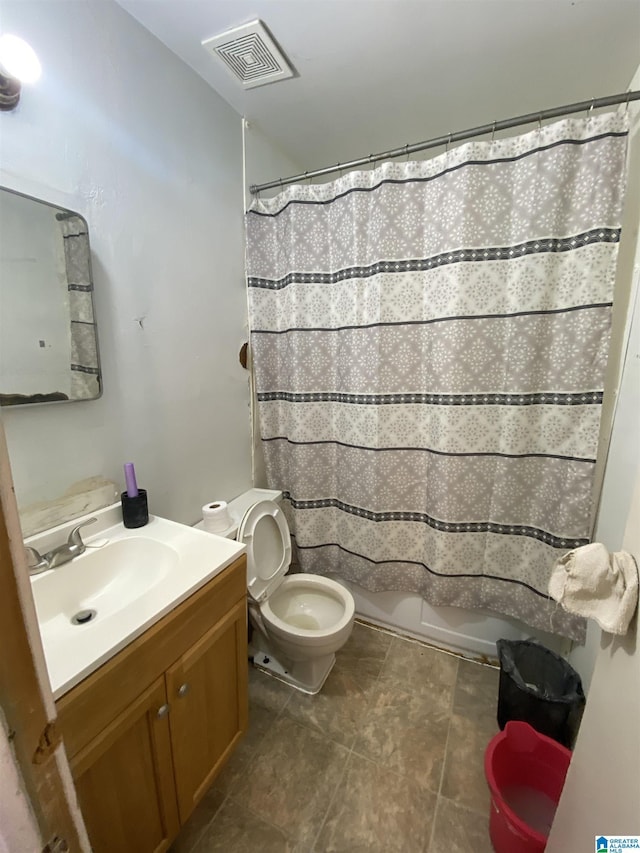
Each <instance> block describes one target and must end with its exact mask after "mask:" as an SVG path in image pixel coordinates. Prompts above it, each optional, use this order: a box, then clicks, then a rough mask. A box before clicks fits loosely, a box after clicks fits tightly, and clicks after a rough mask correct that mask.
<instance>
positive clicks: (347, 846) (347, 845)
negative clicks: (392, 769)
mask: <svg viewBox="0 0 640 853" xmlns="http://www.w3.org/2000/svg"><path fill="white" fill-rule="evenodd" d="M435 804H436V796H435V795H434V794H431V793H430V792H428V791H425V790H424V789H423V788H421V787H420V786H419V785H418V784H417V783H415V782H412V781H410V780H407V779H402V778H400V777H398V776H395V775H394V774H392V773H389V772H388V771H386V770H385V769H384V768H382V767H379V766H378V765H376V764H374V763H373V762H371V761H367V759H365V758H361V757H360V756H357V755H352V756H351V758H350V759H349V764H348V766H347V772H346V773H345V775H344V778H343V780H342V783H341V785H340V787H339V789H338V791H337V792H336V796H335V798H334V800H333V802H332V804H331V807H330V809H329V813H328V815H327V819H326V821H325V823H324V826H323V828H322V831H321V833H320V836H319V838H318V840H317V841H316V844H315V847H314V851H315V853H396V851H397V853H405V852H406V851H420V850H422V849H423V848H424V845H425V844H426V843H427V841H428V839H429V836H430V834H431V825H432V820H433V814H434V811H435Z"/></svg>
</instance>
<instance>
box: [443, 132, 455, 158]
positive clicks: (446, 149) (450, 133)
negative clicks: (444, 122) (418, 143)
mask: <svg viewBox="0 0 640 853" xmlns="http://www.w3.org/2000/svg"><path fill="white" fill-rule="evenodd" d="M452 136H453V133H452V132H451V131H449V136H448V138H447V145H446V147H445V149H444V153H445V154H448V153H449V146H450V145H451V137H452Z"/></svg>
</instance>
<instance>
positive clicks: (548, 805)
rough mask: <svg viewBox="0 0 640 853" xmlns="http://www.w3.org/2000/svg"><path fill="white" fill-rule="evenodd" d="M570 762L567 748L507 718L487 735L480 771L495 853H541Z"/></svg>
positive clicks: (545, 843)
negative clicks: (488, 797)
mask: <svg viewBox="0 0 640 853" xmlns="http://www.w3.org/2000/svg"><path fill="white" fill-rule="evenodd" d="M570 761H571V752H570V750H568V749H567V748H566V747H564V746H562V745H561V744H559V743H557V741H555V740H552V739H551V738H549V737H546V735H542V734H540V733H539V732H537V731H536V730H535V729H534V728H532V727H531V726H530V725H529V724H528V723H523V722H520V721H511V722H508V723H507V725H506V726H505V728H504V731H502V732H500V733H499V734H497V735H496V736H495V737H494V738H492V739H491V741H490V742H489V745H488V746H487V749H486V752H485V756H484V772H485V776H486V777H487V782H488V783H489V788H490V789H491V816H490V819H489V833H490V835H491V841H492V843H493V847H494V849H495V851H496V853H543V851H544V849H545V847H546V846H547V838H548V835H549V830H550V828H551V823H552V821H553V817H554V815H555V810H556V807H557V805H558V801H559V800H560V794H561V793H562V788H563V785H564V780H565V777H566V775H567V770H568V769H569V762H570Z"/></svg>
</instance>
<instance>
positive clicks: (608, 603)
mask: <svg viewBox="0 0 640 853" xmlns="http://www.w3.org/2000/svg"><path fill="white" fill-rule="evenodd" d="M549 595H550V596H551V597H552V598H553V599H555V600H556V601H557V602H559V603H560V604H561V605H562V607H563V608H564V609H565V610H568V611H569V613H577V614H578V615H579V616H585V617H587V618H588V619H594V620H595V621H596V622H597V623H598V625H600V627H601V628H602V630H603V631H607V632H608V633H609V634H626V633H627V629H628V627H629V623H630V622H631V619H632V618H633V614H634V613H635V611H636V607H637V606H638V569H637V566H636V562H635V560H634V559H633V557H632V556H631V554H628V553H627V552H626V551H616V552H615V553H613V554H609V552H608V551H607V549H606V548H605V547H604V545H602V544H601V543H600V542H592V543H591V544H590V545H583V546H582V547H581V548H575V549H574V550H573V551H569V552H568V553H567V554H565V555H564V557H560V559H559V560H556V562H555V565H554V567H553V572H552V574H551V578H550V579H549Z"/></svg>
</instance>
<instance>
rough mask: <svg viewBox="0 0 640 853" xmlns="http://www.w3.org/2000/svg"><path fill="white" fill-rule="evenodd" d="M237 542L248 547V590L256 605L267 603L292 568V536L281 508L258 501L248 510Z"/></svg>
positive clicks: (274, 504)
mask: <svg viewBox="0 0 640 853" xmlns="http://www.w3.org/2000/svg"><path fill="white" fill-rule="evenodd" d="M237 539H238V542H243V543H244V544H245V545H246V546H247V589H248V590H249V593H250V595H251V597H252V598H254V599H255V600H256V601H258V602H261V601H264V600H265V599H266V598H268V596H269V595H270V594H271V593H272V592H273V590H274V589H277V588H278V586H280V584H281V583H282V580H283V578H284V576H285V574H286V573H287V570H288V568H289V566H290V565H291V534H290V533H289V525H288V524H287V519H286V518H285V517H284V513H283V512H282V510H281V509H280V507H279V506H278V504H277V503H274V502H273V501H259V502H258V503H257V504H254V505H253V506H252V507H251V508H250V509H248V510H247V512H246V513H245V514H244V518H243V519H242V521H241V522H240V527H239V528H238V537H237Z"/></svg>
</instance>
